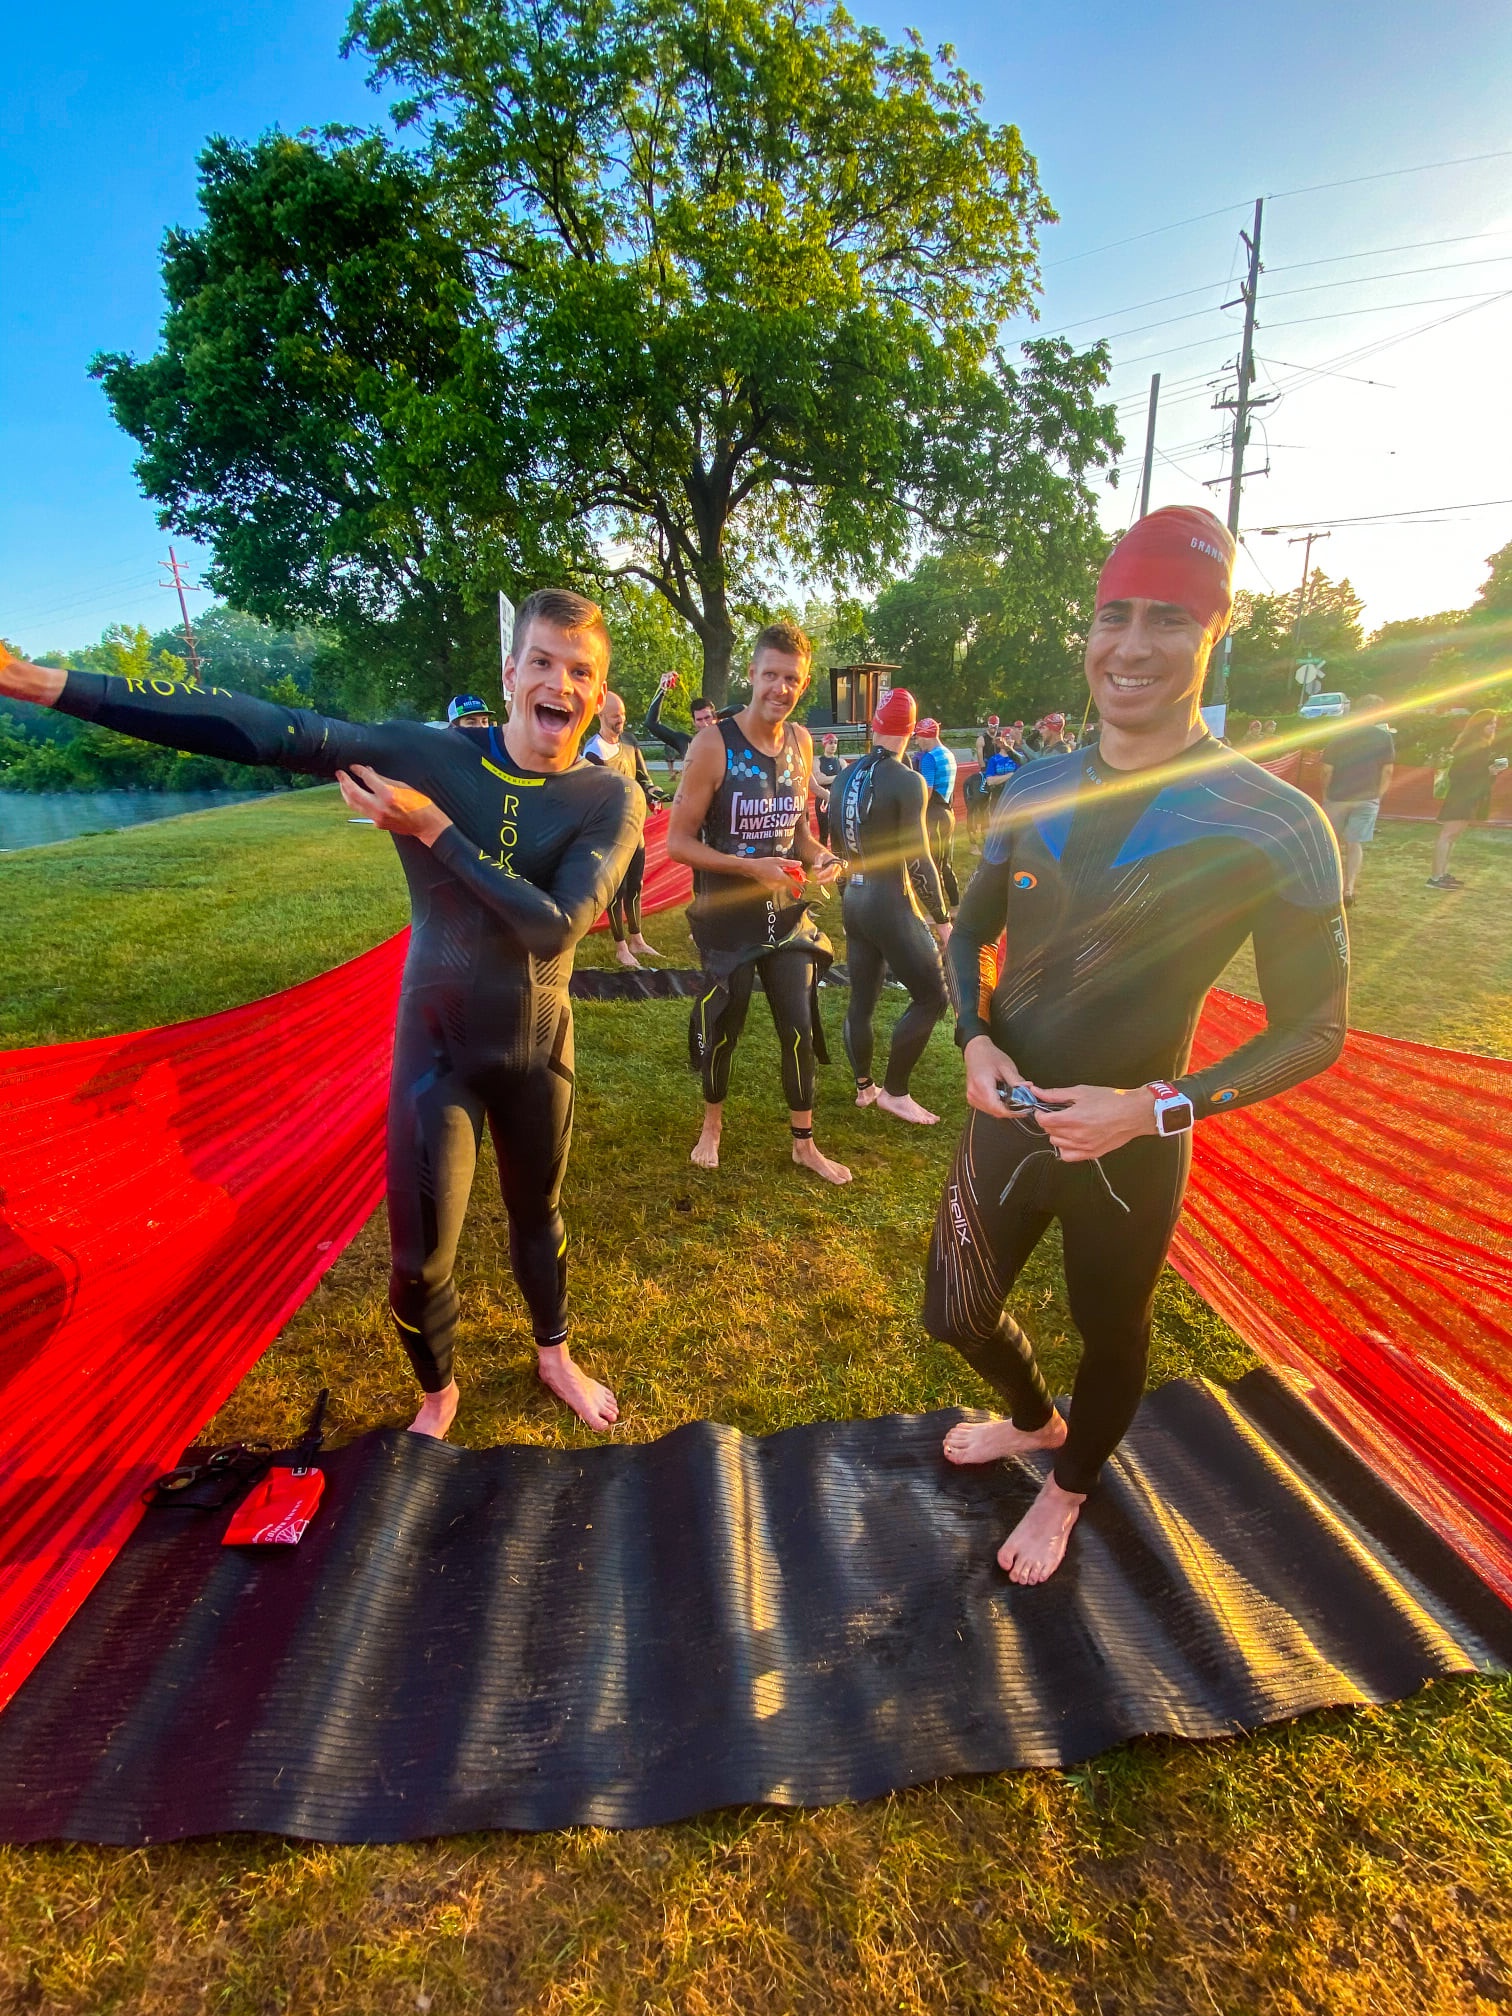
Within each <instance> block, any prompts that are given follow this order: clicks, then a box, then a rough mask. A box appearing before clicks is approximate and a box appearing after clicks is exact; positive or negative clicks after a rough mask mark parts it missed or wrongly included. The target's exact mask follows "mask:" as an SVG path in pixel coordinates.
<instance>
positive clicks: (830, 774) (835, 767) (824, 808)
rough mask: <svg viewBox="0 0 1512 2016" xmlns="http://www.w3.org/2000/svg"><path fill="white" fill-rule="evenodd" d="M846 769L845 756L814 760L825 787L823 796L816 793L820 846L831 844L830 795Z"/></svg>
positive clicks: (818, 777) (816, 819) (816, 771)
mask: <svg viewBox="0 0 1512 2016" xmlns="http://www.w3.org/2000/svg"><path fill="white" fill-rule="evenodd" d="M844 768H845V758H844V757H843V756H819V757H816V758H815V760H814V772H815V777H816V780H817V781H818V782H819V783H821V784H823V785H824V786H825V790H824V794H823V795H822V796H821V795H820V793H819V792H817V791H816V792H815V793H814V823H815V825H816V826H817V827H818V828H819V844H820V846H822V847H828V845H829V844H830V795H831V792H832V790H833V788H834V783H835V779H836V778H837V777H838V776H839V775H840V773H841V771H842V770H843V769H844Z"/></svg>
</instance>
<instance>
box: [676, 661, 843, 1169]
mask: <svg viewBox="0 0 1512 2016" xmlns="http://www.w3.org/2000/svg"><path fill="white" fill-rule="evenodd" d="M812 656H813V652H812V647H811V646H810V644H809V641H808V639H807V637H805V636H804V634H803V632H802V631H801V630H800V629H799V628H798V627H797V625H796V624H793V623H772V624H769V625H768V626H767V628H766V629H765V630H763V631H762V632H761V634H760V636H759V637H758V638H757V639H756V648H755V651H754V653H753V655H752V658H751V698H750V701H749V703H748V704H747V705H746V706H745V707H743V708H742V709H741V710H740V712H739V713H738V714H736V715H735V716H734V717H733V718H732V719H730V720H726V721H720V722H717V723H716V724H715V725H714V726H713V727H709V728H704V729H702V730H701V731H700V732H699V734H698V735H697V736H696V737H695V738H694V741H693V745H692V747H691V748H690V749H689V751H688V760H687V766H686V768H685V769H684V771H683V775H682V782H681V783H680V784H679V785H678V789H677V797H676V799H675V800H674V801H673V805H672V819H671V823H670V826H669V828H668V831H667V852H668V854H669V855H670V856H671V858H672V859H673V860H674V861H681V862H683V863H685V864H686V865H687V866H688V867H690V868H691V869H692V870H693V904H692V907H691V909H690V910H689V912H688V923H689V926H690V928H691V929H692V932H693V940H694V943H695V944H696V945H697V946H698V949H699V953H700V954H701V956H702V959H703V967H704V971H703V976H702V979H701V980H700V982H699V989H698V995H697V998H696V999H695V1001H694V1003H693V1015H692V1022H691V1026H690V1029H689V1037H688V1046H689V1056H690V1061H691V1062H692V1065H693V1068H694V1069H695V1070H696V1071H698V1072H699V1074H700V1075H701V1077H702V1079H703V1093H704V1124H703V1132H702V1133H701V1134H700V1136H699V1138H698V1145H697V1146H696V1147H695V1148H694V1150H693V1160H694V1162H696V1163H697V1164H698V1166H699V1167H700V1168H701V1169H717V1168H718V1167H719V1142H720V1134H721V1130H722V1127H723V1121H724V1101H725V1094H726V1093H727V1092H728V1090H729V1084H730V1063H731V1059H732V1057H733V1055H734V1051H735V1045H736V1043H737V1042H738V1040H739V1038H740V1032H741V1030H742V1029H743V1028H744V1026H745V1018H746V1013H747V1010H748V1009H749V1007H750V1002H751V989H752V986H753V984H754V982H755V979H756V976H757V975H758V974H760V976H761V985H762V990H763V992H764V993H765V995H766V997H767V1005H768V1006H769V1007H770V1009H771V1011H772V1020H773V1022H774V1023H775V1024H776V1027H777V1042H778V1049H779V1052H780V1054H781V1059H782V1084H783V1091H784V1094H785V1096H786V1098H787V1103H788V1117H789V1126H790V1128H791V1130H792V1136H793V1160H794V1161H795V1162H797V1163H798V1164H799V1165H800V1166H801V1167H802V1168H805V1169H810V1170H812V1171H813V1172H814V1174H815V1175H816V1176H822V1177H823V1178H824V1179H825V1180H826V1182H829V1183H848V1182H849V1181H850V1171H849V1170H848V1169H846V1168H844V1167H843V1166H842V1165H841V1164H840V1163H838V1162H831V1161H830V1160H829V1158H828V1157H827V1156H825V1155H822V1154H821V1153H820V1152H819V1149H818V1147H817V1145H816V1143H815V1141H814V1112H813V1107H814V1059H815V1057H816V1056H818V1057H819V1058H821V1059H826V1053H825V1049H824V1031H823V1027H822V1025H821V1023H820V1020H819V998H818V985H819V977H820V975H821V974H822V973H823V972H824V971H825V969H826V967H828V965H829V963H830V961H831V959H832V958H833V956H834V954H833V952H832V950H831V947H830V943H829V940H828V939H827V938H826V937H825V936H824V934H823V932H821V931H820V930H819V929H818V928H817V927H816V925H815V924H814V921H813V918H812V917H811V915H810V914H809V909H808V905H807V904H806V903H805V901H804V895H803V887H804V882H805V880H806V879H808V878H812V879H813V880H814V881H815V882H821V883H823V882H832V881H833V880H834V879H835V877H836V876H837V875H838V874H839V872H840V863H839V862H838V861H837V860H836V859H835V857H834V855H833V854H831V853H830V852H829V851H828V849H827V848H824V847H821V846H820V845H819V842H818V841H817V840H816V839H815V838H814V836H813V833H812V832H811V831H810V830H809V823H808V816H807V815H808V789H809V771H810V768H811V766H812V763H813V753H814V752H813V745H812V743H811V742H810V740H809V735H808V731H807V729H805V728H801V727H799V725H798V723H797V722H796V721H793V720H792V719H790V716H791V715H792V713H793V710H794V708H796V707H797V705H798V703H799V701H800V700H801V699H802V698H803V695H804V692H805V690H806V689H807V686H808V682H809V668H810V663H811V660H812ZM826 1061H827V1059H826Z"/></svg>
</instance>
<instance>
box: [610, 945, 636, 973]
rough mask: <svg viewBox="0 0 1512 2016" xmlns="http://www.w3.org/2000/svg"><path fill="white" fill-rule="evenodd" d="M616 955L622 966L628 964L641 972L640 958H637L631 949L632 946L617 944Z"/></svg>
mask: <svg viewBox="0 0 1512 2016" xmlns="http://www.w3.org/2000/svg"><path fill="white" fill-rule="evenodd" d="M614 956H615V958H616V959H618V961H619V963H620V964H621V966H628V967H630V969H631V970H632V971H633V972H636V973H639V971H640V961H639V959H637V958H636V956H635V954H634V953H633V952H632V951H631V950H630V947H629V946H628V945H616V946H615V948H614Z"/></svg>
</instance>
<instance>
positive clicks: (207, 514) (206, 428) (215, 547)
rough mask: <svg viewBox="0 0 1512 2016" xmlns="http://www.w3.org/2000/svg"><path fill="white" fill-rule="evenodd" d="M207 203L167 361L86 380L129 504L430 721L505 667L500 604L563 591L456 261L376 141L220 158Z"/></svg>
mask: <svg viewBox="0 0 1512 2016" xmlns="http://www.w3.org/2000/svg"><path fill="white" fill-rule="evenodd" d="M200 202H201V206H202V208H203V211H204V222H203V224H202V226H201V227H200V229H198V230H197V231H171V232H170V233H169V234H168V237H167V241H166V243H165V246H164V252H163V287H164V293H165V295H166V297H167V311H166V315H165V318H164V324H163V345H162V348H161V349H160V350H159V351H158V352H157V354H156V355H154V356H152V357H150V358H148V359H147V360H146V361H145V362H142V363H138V362H136V361H135V360H134V359H132V358H131V357H129V356H124V355H120V354H110V355H104V356H100V357H98V358H96V360H95V362H94V365H93V371H94V375H95V376H96V377H98V378H100V379H101V380H102V381H103V383H104V386H105V391H106V395H107V397H108V398H109V400H110V403H111V407H112V410H113V411H114V414H115V417H116V419H117V421H118V422H119V423H120V425H121V426H122V427H123V428H125V430H126V431H127V432H128V433H129V434H131V435H133V436H134V437H135V438H136V439H137V441H139V442H140V443H141V446H142V453H141V456H140V458H139V460H138V462H137V465H136V467H137V475H138V477H139V479H140V481H141V484H142V487H143V489H144V490H145V491H146V493H147V495H148V496H149V497H151V498H153V499H154V500H155V501H156V502H157V503H158V504H159V505H160V507H161V516H162V519H163V522H164V523H165V524H167V525H169V526H171V527H172V529H173V530H175V531H177V532H181V533H184V534H187V535H189V536H192V537H194V538H197V539H200V540H203V541H205V542H206V543H207V544H208V545H209V546H210V547H211V549H212V551H213V554H214V560H213V562H212V564H211V566H210V568H209V579H210V582H211V585H212V586H213V587H214V588H216V589H217V590H218V591H219V592H220V593H221V594H223V595H224V596H225V597H226V598H227V600H228V601H230V602H231V603H233V604H234V605H235V606H236V607H237V608H238V609H240V610H244V611H247V612H250V613H251V614H253V615H256V616H260V617H264V618H271V619H273V620H275V621H277V622H281V623H284V624H296V625H297V624H320V623H324V624H328V625H332V626H335V627H336V628H337V629H338V630H339V631H340V633H341V637H342V640H343V644H344V646H345V648H346V649H347V650H348V651H349V652H350V653H352V654H353V655H354V656H355V657H357V658H359V659H361V660H362V661H364V662H365V664H366V665H367V666H368V668H369V670H370V672H374V671H375V672H376V673H377V677H376V678H375V679H374V680H373V682H372V683H373V684H374V686H375V687H376V688H378V689H381V692H382V698H383V699H384V700H385V701H386V702H387V703H389V704H393V703H394V702H396V701H397V702H398V703H399V704H400V705H408V706H410V707H412V708H413V709H414V710H415V711H416V712H420V713H433V712H435V711H436V708H437V706H438V705H444V703H445V700H446V698H447V696H448V694H449V693H450V692H452V691H453V690H455V689H456V688H457V687H459V686H465V685H468V684H471V683H476V682H477V681H478V680H479V678H480V677H481V676H482V672H483V669H484V668H485V667H486V666H488V665H490V664H492V665H493V666H497V664H498V646H497V634H498V633H497V618H496V615H495V613H494V608H493V603H492V593H491V590H492V589H494V588H497V587H498V586H499V585H502V584H503V583H505V582H507V581H513V580H518V579H519V577H520V575H521V572H522V570H524V571H525V572H526V573H527V574H528V573H529V571H530V569H531V568H532V566H535V567H536V568H537V569H538V571H540V572H552V571H555V556H554V554H553V556H552V558H551V559H550V560H547V559H543V558H542V554H543V548H548V549H549V542H550V534H551V528H552V526H553V523H554V522H555V521H554V518H553V512H554V508H555V506H554V499H552V498H549V497H547V496H545V494H544V493H543V492H542V491H541V490H540V488H539V486H538V485H537V484H535V483H534V481H533V480H532V476H531V467H530V457H529V454H528V453H527V452H526V451H525V450H524V449H523V448H522V446H521V443H520V440H519V438H518V436H517V435H516V434H515V433H512V431H511V429H512V428H514V427H517V426H518V425H519V417H520V416H519V414H518V413H517V412H513V411H511V409H510V406H509V402H508V400H507V399H506V398H505V396H504V393H503V390H502V387H501V382H500V373H501V360H500V356H499V352H498V348H497V345H496V344H495V342H494V339H493V332H492V327H491V324H490V321H489V318H488V315H487V313H486V312H485V310H484V308H483V307H482V305H481V304H480V302H479V300H478V298H477V294H476V291H475V289H474V286H473V284H472V275H471V267H470V262H469V259H468V255H467V251H466V249H465V247H464V246H463V245H462V244H461V243H460V242H459V241H458V240H457V239H456V238H455V237H454V236H453V235H452V234H451V233H450V232H449V231H448V230H447V228H446V226H445V223H444V221H443V218H442V216H441V214H440V211H439V209H438V206H437V204H436V202H435V200H434V196H433V192H432V190H431V187H430V184H429V181H428V179H427V177H426V175H425V172H424V170H423V169H422V167H421V165H420V164H419V163H417V162H416V161H414V160H413V159H412V158H410V157H409V156H408V155H406V154H403V153H401V152H399V151H398V150H396V149H394V148H391V147H388V146H386V145H385V144H384V143H383V142H382V141H381V140H378V139H375V138H372V137H362V136H354V135H350V134H345V133H342V132H339V131H332V132H331V133H330V134H328V135H327V136H326V138H325V139H324V140H322V141H313V140H307V139H298V140H295V139H290V138H288V137H287V136H285V135H283V134H276V133H275V134H272V135H270V136H269V137H268V138H266V139H264V140H262V141H260V142H258V143H257V144H256V145H255V146H252V147H242V146H238V145H236V144H235V143H233V142H231V141H228V140H216V141H212V142H211V144H210V145H209V146H208V147H207V148H206V150H205V152H204V153H203V154H202V155H201V157H200ZM480 584H488V588H489V591H490V592H488V593H485V592H484V590H483V588H482V587H481V586H480ZM359 683H360V682H359Z"/></svg>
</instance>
